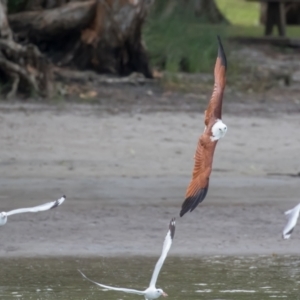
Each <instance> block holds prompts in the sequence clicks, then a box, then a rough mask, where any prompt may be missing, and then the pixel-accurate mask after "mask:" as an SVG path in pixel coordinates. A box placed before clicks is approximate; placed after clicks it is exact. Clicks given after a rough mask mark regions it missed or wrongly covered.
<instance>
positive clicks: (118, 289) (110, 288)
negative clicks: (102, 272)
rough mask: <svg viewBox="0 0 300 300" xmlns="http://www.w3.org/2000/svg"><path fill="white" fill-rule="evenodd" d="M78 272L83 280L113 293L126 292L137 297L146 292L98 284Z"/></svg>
mask: <svg viewBox="0 0 300 300" xmlns="http://www.w3.org/2000/svg"><path fill="white" fill-rule="evenodd" d="M78 272H79V273H80V274H81V275H82V277H83V278H85V279H87V280H88V281H90V282H92V283H94V284H96V285H98V286H100V287H102V288H105V289H108V290H112V291H119V292H125V293H130V294H137V295H145V292H144V291H138V290H134V289H126V288H117V287H112V286H109V285H104V284H101V283H98V282H96V281H94V280H91V279H89V278H88V277H86V276H85V275H84V274H83V273H82V272H81V271H80V270H78Z"/></svg>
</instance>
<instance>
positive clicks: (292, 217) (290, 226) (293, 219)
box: [282, 204, 300, 239]
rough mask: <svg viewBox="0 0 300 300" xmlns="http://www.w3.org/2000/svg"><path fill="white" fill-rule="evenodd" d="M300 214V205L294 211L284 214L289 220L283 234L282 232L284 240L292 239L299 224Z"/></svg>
mask: <svg viewBox="0 0 300 300" xmlns="http://www.w3.org/2000/svg"><path fill="white" fill-rule="evenodd" d="M299 212H300V204H298V205H297V206H295V207H294V208H293V209H290V210H288V211H286V212H285V213H284V214H285V215H286V216H287V218H288V221H287V224H286V225H285V227H284V229H283V232H282V237H283V238H284V239H289V238H290V236H291V234H292V232H293V230H294V228H295V226H296V224H297V221H298V217H299Z"/></svg>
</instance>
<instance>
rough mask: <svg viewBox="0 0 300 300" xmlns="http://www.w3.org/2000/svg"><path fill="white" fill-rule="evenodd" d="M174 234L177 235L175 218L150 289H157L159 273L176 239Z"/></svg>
mask: <svg viewBox="0 0 300 300" xmlns="http://www.w3.org/2000/svg"><path fill="white" fill-rule="evenodd" d="M174 234H175V218H173V219H172V220H171V221H170V225H169V230H168V233H167V235H166V237H165V241H164V245H163V249H162V253H161V256H160V258H159V260H158V261H157V263H156V265H155V268H154V271H153V274H152V278H151V281H150V287H151V286H152V287H155V284H156V281H157V277H158V274H159V272H160V270H161V267H162V265H163V263H164V261H165V259H166V257H167V254H168V252H169V250H170V248H171V245H172V241H173V238H174Z"/></svg>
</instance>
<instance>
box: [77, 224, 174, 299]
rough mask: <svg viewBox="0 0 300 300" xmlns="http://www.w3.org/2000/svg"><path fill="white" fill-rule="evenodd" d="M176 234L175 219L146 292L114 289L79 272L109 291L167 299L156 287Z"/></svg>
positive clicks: (146, 297)
mask: <svg viewBox="0 0 300 300" xmlns="http://www.w3.org/2000/svg"><path fill="white" fill-rule="evenodd" d="M174 234H175V219H174V218H173V219H172V220H171V222H170V225H169V231H168V233H167V236H166V237H165V241H164V245H163V249H162V253H161V256H160V258H159V260H158V261H157V263H156V265H155V268H154V271H153V274H152V278H151V281H150V285H149V287H148V288H147V289H146V290H144V291H138V290H134V289H126V288H118V287H112V286H108V285H104V284H101V283H98V282H95V281H93V280H91V279H89V278H87V277H86V276H85V275H84V274H83V273H82V272H81V271H80V270H78V271H79V272H80V274H81V275H82V276H83V277H84V278H85V279H87V280H89V281H90V282H92V283H94V284H96V285H98V286H100V287H102V288H105V289H108V290H113V291H119V292H125V293H130V294H137V295H141V296H144V297H145V299H146V300H152V299H157V298H159V297H160V296H164V297H166V296H168V295H167V294H166V293H165V292H164V291H163V290H162V289H157V288H156V287H155V285H156V281H157V277H158V274H159V272H160V270H161V267H162V265H163V263H164V261H165V259H166V257H167V254H168V252H169V250H170V248H171V245H172V241H173V238H174Z"/></svg>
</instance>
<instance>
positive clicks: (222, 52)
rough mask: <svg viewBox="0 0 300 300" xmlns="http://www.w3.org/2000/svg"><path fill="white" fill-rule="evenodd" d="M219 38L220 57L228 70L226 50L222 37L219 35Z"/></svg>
mask: <svg viewBox="0 0 300 300" xmlns="http://www.w3.org/2000/svg"><path fill="white" fill-rule="evenodd" d="M217 38H218V44H219V49H218V57H219V58H220V59H221V64H222V65H223V66H224V67H225V70H227V59H226V55H225V51H224V48H223V45H222V42H221V38H220V36H219V35H217Z"/></svg>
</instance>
